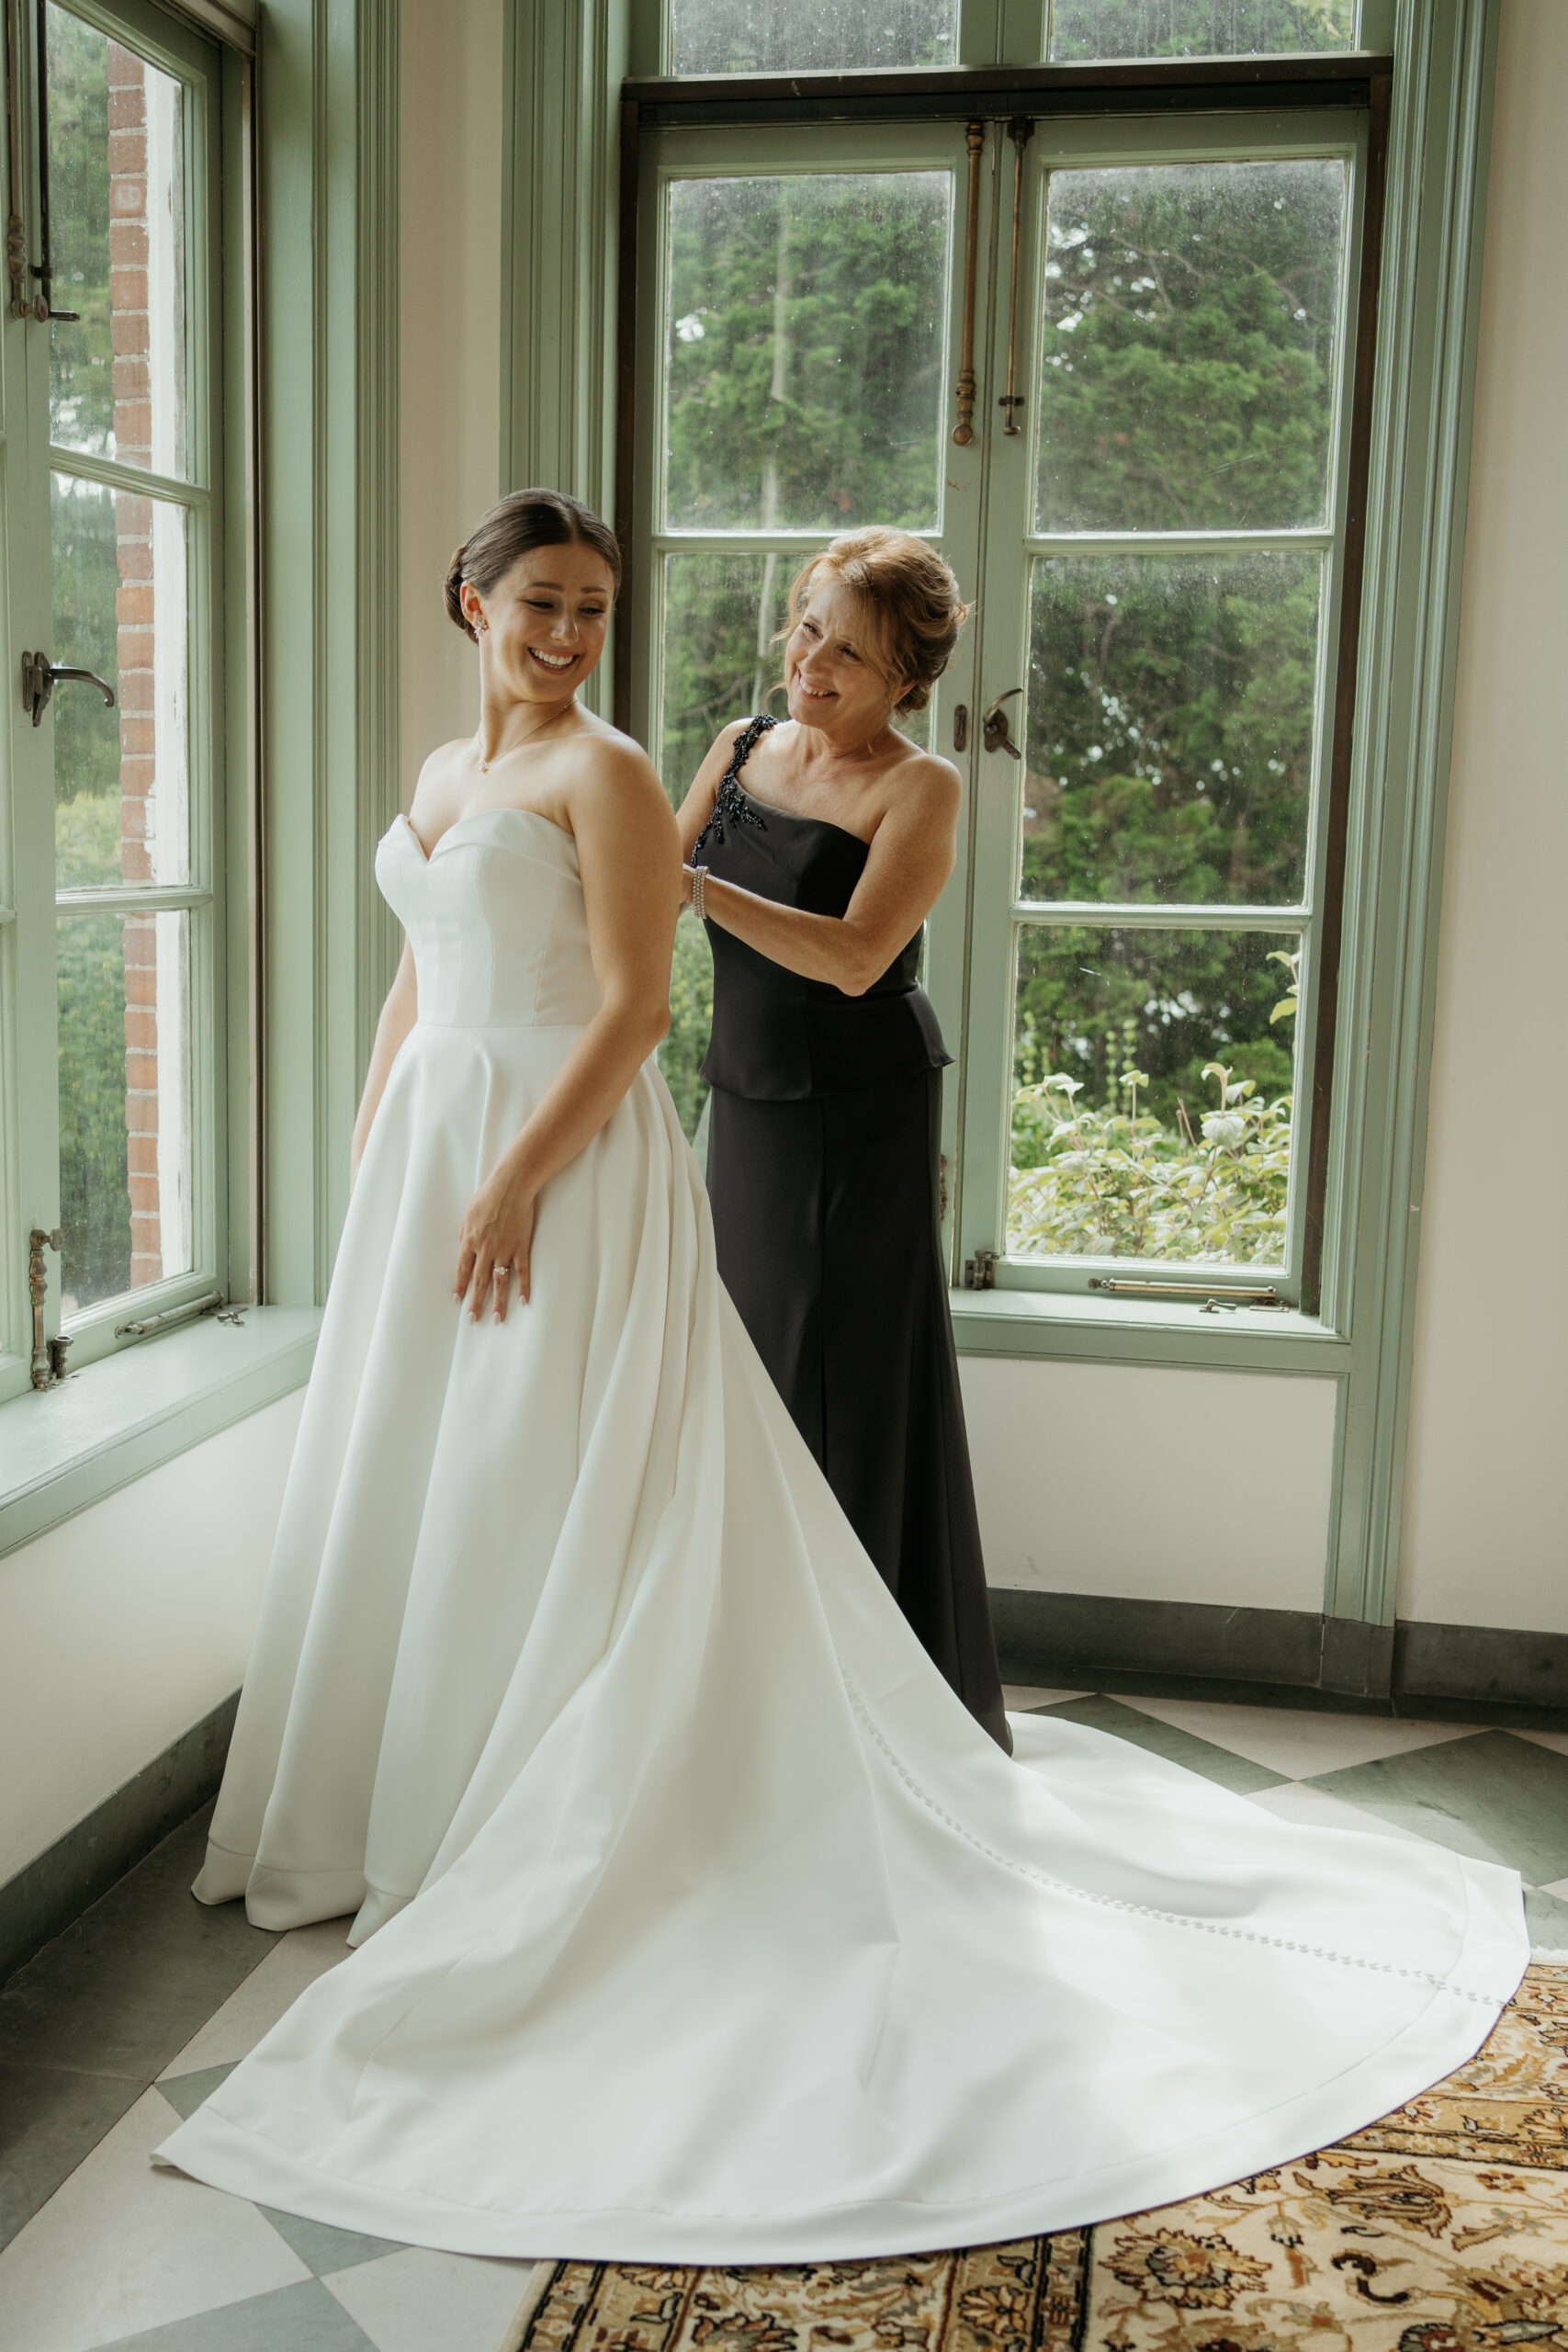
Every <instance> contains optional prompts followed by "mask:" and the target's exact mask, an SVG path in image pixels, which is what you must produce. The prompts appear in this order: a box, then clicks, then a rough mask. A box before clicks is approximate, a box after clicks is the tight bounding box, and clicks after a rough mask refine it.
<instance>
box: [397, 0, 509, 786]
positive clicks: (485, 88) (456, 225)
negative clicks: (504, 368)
mask: <svg viewBox="0 0 1568 2352" xmlns="http://www.w3.org/2000/svg"><path fill="white" fill-rule="evenodd" d="M502 16H503V10H502V0H462V5H461V6H453V5H452V0H402V7H401V15H400V22H399V35H398V38H399V44H400V47H399V69H400V88H401V99H400V123H399V175H400V199H399V201H400V212H401V223H400V239H401V277H400V288H399V298H400V344H401V351H400V358H401V383H400V435H401V444H402V460H401V469H400V472H401V479H400V497H401V538H402V546H401V559H400V560H401V572H402V578H401V618H400V663H401V681H402V684H401V713H400V716H401V729H402V756H403V778H402V805H403V807H404V808H405V809H406V808H407V807H408V805H409V802H410V800H411V798H412V794H413V787H414V784H415V781H416V779H417V777H418V775H419V771H420V768H421V766H422V764H423V761H424V759H425V757H426V755H427V754H428V753H429V752H431V751H433V750H434V747H435V746H436V745H437V744H438V743H443V742H446V741H449V740H450V739H451V738H452V737H453V736H455V735H468V734H471V733H472V732H473V729H474V725H475V721H476V718H477V715H478V713H477V706H476V699H475V698H476V695H477V692H478V680H479V673H478V667H477V662H478V657H477V655H476V654H475V652H474V649H473V647H472V646H471V645H470V644H469V642H468V639H466V638H465V637H463V636H462V635H461V634H460V632H459V631H458V630H457V629H456V628H453V626H452V624H451V622H450V621H448V620H447V618H446V612H445V608H444V606H443V604H442V598H441V583H442V581H443V579H444V577H445V575H446V565H447V561H448V560H449V558H450V556H451V553H452V550H453V548H455V547H457V546H458V545H459V544H460V543H461V541H462V540H463V538H464V537H465V536H466V535H467V533H468V531H469V529H471V527H472V526H473V525H474V523H475V522H476V521H477V520H478V518H479V515H481V514H483V512H484V510H485V508H486V507H487V506H490V505H492V504H493V503H494V502H495V500H496V499H497V498H498V497H499V496H500V494H501V490H502V483H501V479H500V466H501V229H502V102H503V96H504V90H503V74H502ZM510 486H511V485H508V487H510Z"/></svg>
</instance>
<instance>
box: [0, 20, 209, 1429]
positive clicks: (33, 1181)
mask: <svg viewBox="0 0 1568 2352" xmlns="http://www.w3.org/2000/svg"><path fill="white" fill-rule="evenodd" d="M71 6H72V13H73V14H74V15H76V16H78V17H80V18H81V19H82V20H83V21H84V22H85V23H86V24H88V25H90V26H92V27H94V28H96V29H97V30H98V31H101V32H104V33H106V34H108V35H111V36H113V37H115V38H118V39H122V40H125V41H126V42H127V43H128V44H129V45H130V46H131V47H133V48H134V49H135V50H137V51H138V52H139V53H141V54H142V55H144V56H145V57H147V59H148V60H149V61H150V62H152V64H153V65H155V66H157V67H158V68H159V69H160V70H161V71H163V72H164V73H165V74H171V75H173V76H174V77H175V78H176V79H177V80H178V81H179V82H180V83H181V84H182V85H184V87H185V89H186V93H187V102H186V103H187V112H186V291H187V301H188V304H189V330H188V334H189V343H188V365H189V378H188V385H189V393H188V403H189V404H188V412H187V415H188V422H187V434H188V436H189V438H188V446H189V448H190V453H191V462H190V465H189V468H188V471H187V474H186V477H185V478H184V479H183V480H182V481H177V482H175V481H169V482H164V481H162V479H161V478H159V477H157V476H153V477H152V478H150V479H149V480H147V481H143V479H142V476H141V469H138V468H136V467H132V466H125V465H121V464H118V463H117V462H115V461H113V460H106V459H100V458H85V457H83V456H81V455H80V454H79V453H77V452H74V451H72V450H69V449H65V448H60V447H53V446H52V445H51V443H50V442H49V440H48V438H47V435H48V418H49V332H48V329H47V327H46V326H44V325H42V324H40V323H38V322H33V321H30V320H29V321H20V320H16V319H13V318H11V317H10V316H9V315H8V313H7V315H6V320H5V324H4V333H3V335H0V348H3V358H0V367H3V368H4V375H5V395H6V414H7V420H8V421H10V422H11V423H12V430H11V433H10V435H9V437H8V447H7V461H6V476H7V485H6V486H7V520H8V529H7V533H6V541H7V544H6V572H7V589H8V598H7V601H8V620H9V624H10V627H9V632H8V634H9V638H10V648H9V653H8V658H7V669H8V673H9V674H11V675H13V676H15V675H16V673H17V662H19V658H20V647H21V646H22V645H23V644H28V645H40V646H50V645H51V644H52V642H53V624H52V602H51V551H50V481H51V475H52V474H55V473H59V474H64V475H70V476H74V477H77V478H80V479H84V480H90V481H101V482H104V483H106V484H107V486H109V487H110V488H114V489H125V490H130V491H132V492H137V493H139V494H142V495H151V496H152V498H154V499H155V500H161V501H162V502H163V503H168V504H171V505H177V506H179V507H180V508H182V509H183V511H184V513H185V515H186V518H187V521H186V528H187V534H188V537H187V554H186V583H187V597H188V611H187V619H186V661H187V696H188V702H187V709H188V718H187V724H188V730H189V733H188V759H189V778H190V810H191V818H190V824H191V831H190V865H189V882H188V885H187V886H185V887H181V888H174V889H170V888H157V887H155V886H150V885H134V884H133V885H129V886H124V887H118V888H113V889H105V890H104V891H102V892H101V893H100V892H97V891H95V892H93V893H91V894H90V895H89V894H87V893H85V892H74V893H70V894H66V897H65V903H66V904H67V905H73V906H74V907H75V909H76V910H77V913H78V915H80V914H81V913H84V912H86V911H88V910H98V909H100V908H101V909H102V910H103V911H106V912H110V913H130V912H135V911H137V910H139V909H143V908H145V909H152V908H158V907H168V906H179V907H182V908H185V909H188V910H189V922H190V927H191V928H190V1008H189V1017H190V1101H191V1187H192V1202H191V1213H192V1249H191V1256H192V1265H191V1267H190V1270H189V1271H188V1272H185V1273H182V1274H177V1275H172V1276H167V1277H164V1278H163V1279H161V1280H159V1281H156V1282H152V1283H147V1284H146V1285H144V1286H143V1287H141V1288H140V1289H138V1290H136V1291H133V1292H126V1293H122V1294H119V1295H117V1296H115V1297H114V1298H111V1299H107V1300H105V1301H103V1302H100V1303H96V1304H95V1305H94V1306H90V1307H88V1308H86V1309H85V1310H83V1312H82V1313H80V1314H79V1315H77V1316H75V1317H72V1318H71V1320H70V1321H69V1322H68V1323H67V1324H66V1325H65V1326H64V1329H66V1330H67V1332H68V1333H69V1336H70V1338H71V1341H72V1355H71V1369H72V1371H73V1373H75V1372H78V1371H80V1370H81V1369H83V1368H84V1367H88V1366H92V1365H94V1364H96V1363H98V1362H100V1361H101V1360H103V1359H104V1358H106V1357H107V1356H109V1355H112V1354H115V1353H118V1352H119V1351H121V1350H122V1349H123V1348H125V1347H126V1346H129V1345H134V1344H136V1340H135V1339H134V1337H132V1336H130V1335H126V1334H123V1333H121V1332H119V1331H118V1330H117V1328H116V1327H117V1325H118V1324H123V1323H124V1322H126V1321H129V1320H130V1319H131V1318H132V1317H136V1318H137V1319H141V1318H142V1317H153V1316H157V1315H160V1314H163V1313H164V1312H167V1311H170V1310H175V1311H177V1310H179V1309H180V1308H182V1307H184V1306H187V1305H189V1304H190V1303H191V1302H193V1301H195V1300H197V1299H198V1298H200V1297H202V1296H204V1295H211V1294H212V1293H213V1292H215V1291H216V1292H220V1293H221V1294H222V1295H224V1296H228V1295H231V1293H232V1292H233V1290H234V1288H235V1286H236V1285H235V1272H236V1269H235V1265H234V1262H233V1260H234V1256H235V1254H236V1251H235V1245H236V1242H238V1245H239V1250H238V1254H239V1256H240V1259H241V1262H242V1265H248V1261H249V1251H248V1248H247V1247H246V1244H247V1241H248V1236H247V1235H246V1232H245V1206H246V1198H247V1195H248V1193H249V1191H250V1187H249V1185H248V1184H247V1182H246V1181H245V1178H246V1169H245V1155H244V1153H243V1150H242V1151H241V1153H240V1155H239V1158H238V1161H237V1162H236V1158H235V1152H234V1145H235V1142H236V1137H235V1135H234V1132H233V1130H234V1126H235V1116H234V1113H235V1107H236V1106H235V1102H234V1097H235V1095H236V1093H237V1094H238V1096H239V1098H240V1101H241V1102H242V1103H243V1098H244V1094H245V1088H244V1085H243V1080H242V1082H241V1083H240V1084H239V1085H238V1087H237V1088H236V1086H235V1085H234V1084H233V1083H232V1082H231V1069H233V1067H234V1065H235V1061H236V1049H238V1066H239V1068H240V1069H241V1070H242V1072H243V1069H244V1067H245V1062H246V1060H247V1058H248V1056H247V1052H246V1041H245V1036H244V1016H245V1009H246V999H247V995H248V991H247V990H245V989H242V990H241V991H240V993H239V996H238V999H237V1000H236V996H235V991H234V989H233V985H232V983H233V978H234V973H233V968H232V967H233V963H234V957H233V952H232V940H231V930H232V923H231V907H232V902H233V899H234V897H235V893H236V888H237V889H238V895H239V902H240V904H241V905H242V907H243V894H244V887H245V873H244V865H245V860H244V855H243V820H242V824H241V829H240V839H241V848H240V856H239V861H238V865H239V870H238V873H236V872H235V859H234V856H233V854H232V850H231V832H232V830H233V825H232V820H233V817H234V813H235V811H234V808H233V802H234V800H235V797H236V794H235V791H234V782H235V779H234V777H233V775H232V769H233V764H234V760H235V755H236V752H237V753H238V754H239V758H240V773H241V775H242V776H243V775H244V770H245V766H246V760H245V751H246V746H245V744H244V741H243V735H242V736H241V738H240V740H239V741H236V729H235V728H234V726H233V723H232V705H233V703H234V701H235V700H236V698H237V700H238V703H239V705H240V707H241V708H242V709H243V707H244V703H245V686H246V679H247V673H248V669H249V662H250V647H249V643H248V632H247V629H246V626H245V616H246V614H247V610H248V605H249V599H248V598H245V597H242V598H241V599H240V601H239V603H238V605H236V603H235V599H234V593H233V592H234V588H235V586H236V582H235V579H234V576H233V564H232V560H231V545H230V541H231V537H232V536H233V535H232V534H231V531H230V530H229V528H228V527H227V523H228V508H229V506H230V505H231V503H232V502H233V496H234V492H233V489H232V487H231V479H232V477H233V475H234V470H235V463H236V458H238V459H239V463H240V473H239V481H240V484H241V485H242V497H243V481H244V473H243V449H244V442H245V437H246V436H245V434H244V432H243V424H241V429H240V430H239V431H238V432H236V429H235V428H236V423H237V422H239V421H240V420H237V419H236V416H235V413H234V412H235V408H236V405H237V406H238V407H239V409H240V410H241V411H242V412H243V405H244V403H243V380H244V379H243V374H242V375H241V376H240V378H239V397H238V401H237V402H236V401H231V399H230V398H229V397H228V396H227V386H228V383H229V380H230V376H231V370H232V364H233V358H234V353H235V345H236V328H237V327H238V326H239V325H240V324H241V314H242V313H243V306H244V277H245V272H244V266H243V264H244V254H243V244H241V243H239V241H238V240H237V238H236V234H235V232H236V228H237V225H238V224H237V222H236V220H235V204H234V191H233V188H232V187H231V181H232V180H234V179H237V178H238V177H239V176H240V175H238V174H228V173H225V171H224V169H223V158H224V155H225V153H230V152H231V151H238V150H242V149H243V145H244V135H245V126H244V122H243V89H242V78H243V77H242V76H241V75H240V74H239V73H237V71H236V62H235V61H232V60H231V59H230V58H229V57H228V56H227V55H226V52H225V51H224V50H223V49H222V48H221V46H220V44H219V43H217V42H215V41H214V40H211V39H210V38H209V37H208V36H206V35H205V34H204V33H202V32H201V31H199V30H198V29H197V28H196V27H195V26H194V25H193V24H192V23H190V22H188V21H187V20H186V19H185V18H184V17H178V16H175V15H172V14H170V13H169V12H167V11H165V10H164V9H162V8H160V7H157V6H151V5H148V0H118V4H117V5H106V0H71ZM28 29H29V31H30V15H29V18H28ZM18 421H19V423H20V430H19V431H17V429H16V426H17V422H18ZM238 536H239V539H240V542H241V544H242V546H243V540H244V533H243V530H242V531H241V532H240V533H239V535H238ZM9 722H10V723H9V727H8V729H7V735H8V744H7V750H8V764H9V771H10V774H9V783H10V819H11V826H10V839H9V842H8V844H7V847H8V850H9V854H10V860H11V871H10V875H9V876H8V877H7V878H8V880H9V881H10V883H11V888H12V891H13V892H14V904H15V909H16V917H17V920H16V922H15V924H14V925H7V926H6V929H7V933H9V934H10V936H9V937H8V939H7V941H6V945H7V947H9V948H10V950H11V953H12V956H13V958H14V961H13V964H12V970H11V973H10V974H9V975H8V977H9V978H10V980H11V986H10V987H9V988H8V989H7V990H6V996H7V1000H8V1001H7V1008H6V1012H7V1022H6V1025H7V1028H8V1031H9V1035H7V1037H6V1045H7V1046H8V1048H9V1051H8V1053H7V1056H6V1058H7V1061H8V1063H9V1066H10V1067H11V1069H13V1070H15V1071H16V1072H17V1085H16V1092H15V1098H14V1100H13V1102H12V1103H10V1104H8V1105H7V1123H8V1140H10V1141H11V1143H12V1151H11V1154H10V1159H11V1171H10V1182H9V1184H8V1185H7V1188H6V1190H7V1194H8V1208H9V1211H10V1214H9V1215H8V1217H7V1227H6V1246H5V1250H4V1258H5V1263H6V1300H5V1309H6V1311H5V1330H4V1352H3V1354H0V1398H5V1397H17V1396H19V1395H21V1394H23V1393H25V1392H26V1391H28V1388H29V1387H30V1358H31V1346H32V1330H31V1324H32V1316H31V1300H30V1296H29V1295H28V1283H27V1256H28V1239H27V1237H28V1230H29V1229H30V1228H31V1227H34V1226H39V1225H41V1226H42V1227H44V1229H45V1230H46V1231H47V1230H51V1229H52V1227H53V1226H54V1225H55V1224H56V1223H57V1221H58V1205H59V1190H58V1185H59V1165H58V1157H57V1136H58V1124H57V1122H58V1091H57V1079H56V1026H55V976H54V975H55V925H56V911H55V910H56V890H55V884H54V842H53V817H54V777H53V718H52V710H51V711H50V712H46V714H45V718H44V722H43V725H42V726H41V727H40V728H38V729H34V728H32V727H31V726H30V724H29V723H28V720H27V718H26V715H25V714H24V713H23V712H22V710H21V708H20V704H19V698H17V697H13V700H12V704H11V708H10V714H9ZM239 797H241V799H242V801H243V788H242V792H241V794H240V795H239ZM8 895H9V894H8ZM69 919H70V918H69V916H68V917H67V920H69ZM237 1213H238V1215H237ZM46 1267H47V1271H48V1274H49V1278H50V1283H49V1291H50V1295H49V1302H48V1307H47V1312H46V1325H45V1328H46V1331H47V1332H48V1333H49V1334H50V1335H51V1336H52V1335H53V1333H54V1332H55V1331H57V1330H58V1329H61V1324H60V1317H59V1261H58V1260H57V1259H56V1258H54V1257H53V1255H52V1253H51V1254H50V1256H49V1257H48V1258H47V1259H46ZM240 1295H244V1288H243V1282H242V1284H241V1288H240Z"/></svg>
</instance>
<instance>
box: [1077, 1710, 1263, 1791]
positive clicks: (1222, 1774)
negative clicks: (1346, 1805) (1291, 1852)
mask: <svg viewBox="0 0 1568 2352" xmlns="http://www.w3.org/2000/svg"><path fill="white" fill-rule="evenodd" d="M1032 1713H1035V1714H1037V1715H1062V1716H1065V1717H1066V1720H1067V1722H1068V1723H1070V1724H1089V1727H1090V1729H1091V1730H1093V1731H1108V1732H1110V1733H1111V1735H1112V1736H1113V1737H1115V1738H1117V1739H1125V1740H1129V1741H1131V1743H1132V1745H1133V1746H1134V1747H1144V1748H1147V1749H1148V1751H1149V1753H1150V1754H1151V1755H1154V1756H1163V1757H1164V1758H1166V1760H1167V1761H1168V1763H1171V1764H1180V1765H1183V1766H1185V1768H1186V1770H1188V1771H1189V1772H1197V1773H1199V1774H1200V1775H1201V1778H1202V1779H1204V1780H1205V1781H1218V1783H1219V1785H1220V1787H1221V1788H1222V1789H1230V1790H1231V1791H1233V1792H1234V1793H1235V1795H1237V1796H1242V1797H1249V1796H1252V1795H1255V1794H1256V1792H1258V1790H1259V1789H1282V1788H1283V1787H1285V1785H1286V1776H1285V1774H1284V1773H1283V1772H1271V1771H1270V1770H1269V1767H1268V1766H1267V1765H1266V1764H1255V1763H1253V1761H1252V1759H1251V1758H1250V1757H1247V1756H1233V1755H1232V1753H1231V1751H1230V1749H1229V1748H1228V1747H1215V1746H1214V1743H1213V1740H1210V1739H1199V1738H1197V1737H1196V1736H1195V1735H1194V1734H1193V1733H1191V1732H1190V1731H1179V1730H1178V1729H1177V1726H1176V1725H1175V1724H1162V1723H1159V1722H1157V1721H1156V1718H1155V1717H1154V1716H1153V1715H1145V1714H1141V1713H1139V1711H1138V1709H1137V1708H1136V1707H1124V1706H1122V1703H1121V1702H1120V1701H1119V1700H1116V1699H1106V1698H1103V1697H1100V1696H1099V1695H1096V1696H1095V1697H1092V1698H1089V1699H1066V1700H1063V1701H1062V1702H1060V1703H1059V1704H1057V1705H1056V1706H1054V1707H1035V1708H1034V1709H1032Z"/></svg>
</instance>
